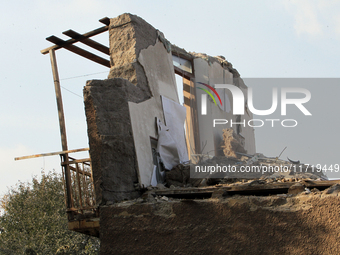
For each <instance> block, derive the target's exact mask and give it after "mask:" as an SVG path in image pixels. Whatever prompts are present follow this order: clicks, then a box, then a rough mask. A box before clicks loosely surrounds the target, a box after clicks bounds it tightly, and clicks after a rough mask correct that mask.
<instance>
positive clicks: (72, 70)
mask: <svg viewBox="0 0 340 255" xmlns="http://www.w3.org/2000/svg"><path fill="white" fill-rule="evenodd" d="M0 7H1V8H0V14H1V15H0V24H1V26H0V31H1V35H2V40H1V41H0V44H1V47H0V52H1V60H0V68H1V72H0V84H1V88H2V93H1V94H0V104H1V107H0V116H1V122H0V131H1V132H0V162H1V170H0V171H1V174H2V178H1V179H0V194H2V193H4V192H5V191H6V190H7V187H9V186H12V185H14V184H15V183H16V182H17V181H18V180H21V181H27V180H31V177H32V175H39V173H40V171H41V169H45V171H49V170H51V169H53V168H54V169H56V170H58V171H60V166H59V158H58V157H57V156H54V157H45V158H37V159H30V160H23V161H14V157H17V156H24V155H30V154H37V153H44V152H52V151H60V150H61V143H60V136H59V128H58V115H57V107H56V102H55V95H54V87H53V79H52V73H51V67H50V62H49V61H50V60H49V57H48V56H47V55H42V54H41V53H40V50H42V49H44V48H47V47H49V46H50V45H51V44H50V43H49V42H47V41H46V40H45V38H46V37H48V36H50V35H56V36H59V37H61V38H63V39H66V37H65V36H63V35H62V32H63V31H66V30H68V29H73V30H75V31H77V32H80V33H85V32H87V31H90V30H92V29H95V28H98V27H100V26H101V23H99V22H98V20H99V19H101V18H103V17H106V16H107V17H110V18H113V17H116V16H118V15H120V14H122V13H124V12H130V13H133V14H137V15H138V16H140V17H142V18H144V19H145V20H146V21H147V22H149V23H150V24H152V25H153V26H154V27H156V28H157V29H159V30H161V31H162V32H163V33H164V34H165V36H166V37H167V39H169V40H170V41H171V42H172V43H174V44H176V45H178V46H180V47H182V48H185V49H186V50H188V51H195V52H202V53H207V54H209V55H212V56H215V55H223V56H225V57H226V59H227V60H228V61H230V62H231V63H232V64H233V65H234V67H235V68H236V69H238V71H239V72H240V74H241V76H242V77H244V78H269V77H271V78H297V77H302V78H339V67H340V65H339V63H340V61H339V60H340V48H339V43H340V1H339V0H328V1H321V0H319V1H317V0H310V1H308V0H300V1H298V0H293V1H285V0H282V1H269V0H268V1H266V0H263V1H250V0H249V1H244V0H241V1H222V0H221V1H217V0H215V1H197V0H196V1H191V0H189V1H183V0H182V1H130V0H124V1H120V0H116V1H106V0H99V1H98V0H97V1H94V0H68V1H66V0H61V1H60V0H59V1H46V0H32V1H23V0H17V1H2V2H1V4H0ZM94 39H96V40H98V41H100V42H102V43H103V44H106V45H108V35H107V33H106V34H103V35H100V36H98V37H96V38H94ZM57 61H58V66H59V74H60V78H61V86H62V87H63V88H62V93H63V101H64V107H65V114H66V125H67V135H68V142H69V148H70V149H77V148H83V147H88V141H87V134H86V122H85V117H84V109H83V108H84V106H83V102H82V98H81V97H82V88H83V86H84V85H85V83H86V80H89V79H105V78H106V77H107V74H108V69H107V68H106V67H102V66H100V65H98V64H95V63H92V62H91V61H88V60H86V59H83V58H81V57H79V56H76V55H75V54H73V53H70V52H67V51H66V50H59V51H57ZM90 74H93V75H90ZM77 76H81V77H78V78H73V77H77ZM70 78H71V79H70ZM255 89H257V90H259V91H260V90H261V88H260V86H259V87H258V88H254V90H255ZM262 89H263V90H268V88H262ZM310 89H311V93H312V99H311V102H310V104H309V107H310V108H311V109H315V110H314V112H315V113H316V114H315V115H314V116H313V117H312V119H309V120H308V122H305V124H303V123H302V126H301V128H299V129H296V130H294V131H292V130H290V131H289V133H286V131H285V130H273V129H272V130H265V129H262V130H257V131H256V132H257V134H256V139H257V149H258V151H259V152H263V153H264V154H266V155H268V156H276V155H277V154H278V153H280V151H281V149H283V148H284V147H285V146H287V144H289V145H288V148H287V150H286V152H285V153H287V154H286V155H283V156H284V157H286V156H287V155H293V156H292V157H293V158H294V156H296V157H298V158H299V159H301V160H302V161H304V162H305V163H308V162H311V163H313V164H316V163H323V164H326V163H327V164H335V163H340V162H337V160H338V161H339V157H338V155H337V153H338V151H339V149H338V145H339V141H340V139H339V134H338V133H337V132H338V127H339V124H340V123H339V120H338V117H337V116H338V112H337V111H338V110H339V102H338V95H339V92H340V90H339V86H338V83H336V82H335V84H333V85H329V86H324V87H323V86H321V85H315V86H313V87H310ZM69 91H72V92H73V93H71V92H69ZM264 93H265V92H264ZM75 94H76V95H75ZM312 113H313V112H312ZM277 131H279V132H277ZM290 139H291V140H290ZM317 160H320V162H318V161H317ZM321 161H322V162H321Z"/></svg>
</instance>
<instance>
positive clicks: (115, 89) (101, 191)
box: [84, 78, 142, 205]
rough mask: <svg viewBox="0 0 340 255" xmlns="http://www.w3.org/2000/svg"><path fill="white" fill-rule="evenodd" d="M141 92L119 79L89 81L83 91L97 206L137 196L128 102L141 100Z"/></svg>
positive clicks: (135, 165)
mask: <svg viewBox="0 0 340 255" xmlns="http://www.w3.org/2000/svg"><path fill="white" fill-rule="evenodd" d="M141 93H142V92H141V90H140V89H139V88H136V86H135V85H133V84H132V83H130V82H129V81H128V80H125V79H121V78H116V79H108V80H103V81H102V80H93V81H89V82H88V83H87V85H86V86H85V88H84V102H85V112H86V119H87V126H88V137H89V144H90V155H91V161H92V173H93V180H94V185H95V193H96V201H97V205H99V204H105V203H106V202H107V201H121V200H123V199H131V198H134V197H137V196H139V193H138V192H136V191H135V188H134V184H136V183H138V178H137V171H136V169H137V160H136V153H135V148H134V143H133V134H132V128H131V121H130V118H129V116H130V113H129V105H128V101H131V102H138V101H140V94H141Z"/></svg>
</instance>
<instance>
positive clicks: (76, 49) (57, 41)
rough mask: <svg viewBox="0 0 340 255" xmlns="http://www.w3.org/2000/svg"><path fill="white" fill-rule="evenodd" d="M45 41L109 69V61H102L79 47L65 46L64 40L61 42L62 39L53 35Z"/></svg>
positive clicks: (102, 59)
mask: <svg viewBox="0 0 340 255" xmlns="http://www.w3.org/2000/svg"><path fill="white" fill-rule="evenodd" d="M46 40H48V41H50V42H52V43H55V44H57V45H59V46H61V47H63V48H65V49H67V50H69V51H71V52H73V53H76V54H78V55H80V56H82V57H84V58H87V59H89V60H92V61H94V62H96V63H98V64H101V65H103V66H106V67H109V68H110V67H111V65H110V61H109V60H107V59H104V58H102V57H99V56H97V55H95V54H93V53H91V52H88V51H86V50H83V49H81V48H79V47H77V46H75V45H72V44H67V43H66V42H65V41H64V40H62V39H60V38H58V37H56V36H54V35H52V36H50V37H48V38H46Z"/></svg>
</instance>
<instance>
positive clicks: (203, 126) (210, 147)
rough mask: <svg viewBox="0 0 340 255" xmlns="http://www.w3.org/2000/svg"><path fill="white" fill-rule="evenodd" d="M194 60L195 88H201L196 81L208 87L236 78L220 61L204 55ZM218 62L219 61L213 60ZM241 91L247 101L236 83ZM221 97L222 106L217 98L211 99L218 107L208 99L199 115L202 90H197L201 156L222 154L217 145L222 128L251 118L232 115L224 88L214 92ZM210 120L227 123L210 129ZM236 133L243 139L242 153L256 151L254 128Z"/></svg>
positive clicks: (220, 137)
mask: <svg viewBox="0 0 340 255" xmlns="http://www.w3.org/2000/svg"><path fill="white" fill-rule="evenodd" d="M195 55H196V56H197V58H195V59H194V67H195V82H196V86H200V87H203V86H201V85H200V84H198V82H202V83H206V84H208V85H210V86H212V87H214V85H215V84H233V83H234V80H235V78H238V77H239V74H238V73H237V72H234V73H232V72H231V71H230V70H229V69H231V68H230V67H228V68H226V67H224V66H223V62H224V61H223V59H219V58H213V57H210V56H207V55H204V54H195ZM217 60H219V61H217ZM239 86H240V88H241V90H242V91H243V92H244V95H245V100H247V98H246V97H247V93H246V92H247V87H246V86H245V85H244V83H241V82H240V84H239ZM216 91H217V92H218V93H219V95H220V97H221V101H222V104H223V106H222V107H221V105H220V103H219V101H218V99H217V97H216V96H215V100H216V102H217V104H218V107H216V106H215V104H214V102H213V101H212V100H211V99H210V97H208V105H207V115H201V95H202V94H205V92H204V91H202V90H197V91H196V95H197V101H196V102H197V110H198V125H199V131H200V141H201V144H206V145H205V147H204V150H203V151H202V153H204V154H209V155H212V156H215V155H216V156H217V155H220V156H222V155H223V152H222V149H221V145H222V143H223V138H222V134H223V131H222V130H223V129H225V128H230V127H231V125H230V120H232V121H233V123H235V122H243V121H244V120H245V121H246V123H247V121H248V120H249V119H252V116H253V115H252V113H251V112H249V111H248V112H249V115H248V114H247V113H246V112H245V115H242V116H240V118H239V119H238V118H237V116H234V115H233V113H232V110H233V98H232V95H231V93H230V91H229V90H227V89H216ZM213 119H226V120H228V123H227V124H225V125H216V127H213ZM232 128H233V129H234V130H235V132H236V131H237V130H236V125H234V124H233V126H232ZM240 134H241V135H242V136H243V137H244V138H245V150H246V151H247V153H249V154H254V153H255V152H256V148H255V134H254V129H253V128H251V127H249V126H248V125H247V124H246V125H245V127H243V125H242V128H241V132H240Z"/></svg>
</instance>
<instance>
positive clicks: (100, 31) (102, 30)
mask: <svg viewBox="0 0 340 255" xmlns="http://www.w3.org/2000/svg"><path fill="white" fill-rule="evenodd" d="M108 29H109V26H104V27H100V28H97V29H95V30H92V31H90V32H88V33H85V34H82V36H83V37H85V38H89V37H92V36H95V35H98V34H101V33H103V32H106V31H107V30H108ZM76 42H77V40H75V39H70V40H67V41H66V42H65V45H71V44H73V43H76ZM60 48H62V46H59V45H53V46H51V47H48V48H46V49H43V50H41V51H40V52H41V53H42V54H44V55H45V54H47V53H49V51H50V50H58V49H60Z"/></svg>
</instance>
